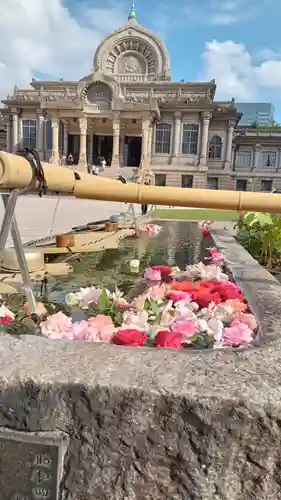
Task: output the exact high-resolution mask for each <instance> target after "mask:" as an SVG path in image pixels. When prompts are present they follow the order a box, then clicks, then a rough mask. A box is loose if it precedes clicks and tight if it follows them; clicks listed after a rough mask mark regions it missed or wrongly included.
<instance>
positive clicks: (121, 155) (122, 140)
mask: <svg viewBox="0 0 281 500" xmlns="http://www.w3.org/2000/svg"><path fill="white" fill-rule="evenodd" d="M124 150H125V135H124V134H122V135H121V136H120V151H119V165H120V167H124Z"/></svg>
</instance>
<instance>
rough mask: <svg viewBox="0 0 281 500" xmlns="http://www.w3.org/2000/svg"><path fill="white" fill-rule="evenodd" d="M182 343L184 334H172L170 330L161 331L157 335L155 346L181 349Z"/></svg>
mask: <svg viewBox="0 0 281 500" xmlns="http://www.w3.org/2000/svg"><path fill="white" fill-rule="evenodd" d="M181 343H182V334H181V333H178V332H170V331H169V330H161V331H160V332H158V333H157V335H156V337H155V339H154V344H155V347H167V348H169V349H180V348H181Z"/></svg>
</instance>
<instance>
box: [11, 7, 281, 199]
mask: <svg viewBox="0 0 281 500" xmlns="http://www.w3.org/2000/svg"><path fill="white" fill-rule="evenodd" d="M215 91H216V84H215V81H214V80H213V81H211V82H202V83H200V82H196V83H186V82H184V81H180V82H173V81H172V80H171V74H170V62H169V55H168V51H167V48H166V47H165V45H164V44H163V42H162V41H161V40H160V39H159V38H157V37H156V36H155V35H153V34H152V33H151V32H149V31H148V30H146V29H144V28H143V27H141V26H140V25H139V24H138V23H137V21H136V15H135V12H133V15H132V11H131V13H130V16H129V20H128V23H127V24H126V25H125V26H123V27H121V28H120V29H117V30H116V31H114V32H113V33H111V34H110V35H109V36H108V37H107V38H105V39H104V40H103V41H102V43H101V44H100V45H99V47H98V48H97V50H96V53H95V56H94V60H93V65H92V71H91V73H90V74H89V75H88V76H86V77H84V78H82V79H81V80H80V81H78V82H75V81H68V82H67V81H63V80H60V81H37V80H33V81H32V82H31V88H30V89H26V90H25V89H19V88H17V87H15V88H14V91H13V93H12V95H10V96H7V98H6V99H5V100H4V101H3V103H4V106H5V107H4V109H3V110H2V111H3V120H4V123H5V124H6V130H7V137H6V149H7V150H8V151H13V152H15V151H17V150H18V149H19V148H22V147H35V148H36V149H37V150H38V151H39V153H40V156H41V158H42V160H45V161H51V162H52V163H55V164H63V163H65V161H66V157H67V156H68V155H69V154H71V155H72V156H73V157H74V163H75V164H77V168H78V169H80V170H82V171H83V170H84V171H86V170H87V166H88V164H92V163H95V164H97V163H99V161H100V159H101V158H102V157H104V158H105V160H106V162H107V165H108V166H110V167H111V168H108V169H106V175H108V176H115V175H116V169H119V168H122V169H123V171H122V174H123V175H125V176H126V177H131V175H132V173H133V172H134V168H133V167H135V168H138V167H140V168H139V169H138V170H137V172H141V173H143V172H144V171H146V172H150V174H151V173H153V175H154V179H155V183H156V184H159V185H168V186H183V187H192V186H193V187H195V188H205V187H209V188H212V189H242V188H243V189H250V190H252V189H254V190H260V189H269V187H270V186H271V185H272V186H273V184H274V186H277V187H278V185H279V184H280V186H281V155H280V151H281V132H277V133H275V134H273V133H264V134H262V133H259V132H258V131H255V130H252V132H249V131H247V132H245V131H244V132H243V131H238V130H237V124H238V123H239V120H240V118H241V114H239V113H238V112H237V109H236V106H235V102H234V100H232V101H227V102H218V101H215V100H214V97H215ZM243 155H244V156H243ZM266 155H267V156H268V158H267V159H266ZM249 158H250V159H249ZM139 177H140V176H139ZM142 179H143V176H142ZM279 179H280V180H279ZM270 181H272V183H271V184H270Z"/></svg>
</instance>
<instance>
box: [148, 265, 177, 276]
mask: <svg viewBox="0 0 281 500" xmlns="http://www.w3.org/2000/svg"><path fill="white" fill-rule="evenodd" d="M152 269H153V271H160V273H161V276H162V278H165V277H166V276H170V274H172V271H173V269H172V268H171V267H170V266H152Z"/></svg>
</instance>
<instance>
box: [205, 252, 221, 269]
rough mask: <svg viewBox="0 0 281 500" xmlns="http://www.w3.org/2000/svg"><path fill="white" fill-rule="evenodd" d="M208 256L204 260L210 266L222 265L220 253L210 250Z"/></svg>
mask: <svg viewBox="0 0 281 500" xmlns="http://www.w3.org/2000/svg"><path fill="white" fill-rule="evenodd" d="M210 254H211V255H210V257H207V259H206V260H207V261H208V262H209V263H210V264H216V265H219V266H221V265H223V264H224V255H223V254H222V253H221V252H218V251H217V250H212V251H211V252H210Z"/></svg>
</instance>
